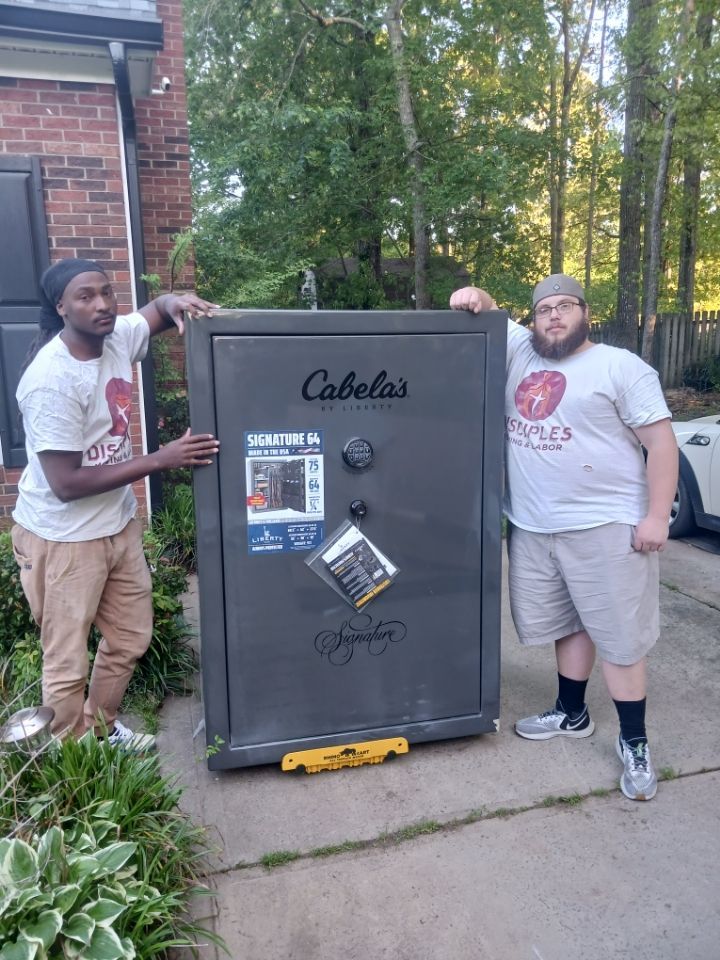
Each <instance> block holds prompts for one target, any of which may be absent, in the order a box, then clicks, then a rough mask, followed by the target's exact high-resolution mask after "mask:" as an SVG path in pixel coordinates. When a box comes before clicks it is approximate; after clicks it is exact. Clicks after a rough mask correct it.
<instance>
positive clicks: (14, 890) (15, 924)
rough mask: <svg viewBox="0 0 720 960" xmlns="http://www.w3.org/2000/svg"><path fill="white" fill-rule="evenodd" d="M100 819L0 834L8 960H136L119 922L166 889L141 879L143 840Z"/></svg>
mask: <svg viewBox="0 0 720 960" xmlns="http://www.w3.org/2000/svg"><path fill="white" fill-rule="evenodd" d="M117 833H118V828H117V826H116V825H115V824H113V823H110V822H104V823H103V822H96V823H95V824H94V828H93V829H91V828H90V827H88V826H87V825H83V824H77V825H76V826H75V827H73V828H72V829H71V830H70V831H69V832H66V831H64V830H62V829H61V828H60V827H57V826H56V827H50V829H49V830H47V831H45V832H44V833H42V834H39V835H36V836H34V837H32V838H31V839H30V842H27V841H25V840H23V839H21V838H19V837H12V838H6V839H3V840H0V942H2V943H3V947H2V949H0V958H2V960H54V958H66V960H74V958H77V960H132V958H133V957H135V956H136V952H135V948H134V946H133V944H132V941H131V940H130V938H129V937H124V936H121V935H120V933H119V932H118V929H117V926H118V923H119V921H120V919H121V918H122V916H123V914H125V913H126V912H127V911H128V910H133V909H135V910H137V908H138V905H139V906H140V908H141V909H142V907H143V905H144V904H146V903H151V902H152V900H153V898H155V897H159V892H158V891H157V890H156V889H154V888H153V887H151V886H149V885H147V884H145V883H142V882H141V881H139V880H137V879H135V876H134V875H135V872H136V865H135V863H134V857H135V855H136V851H137V844H136V843H130V842H122V841H118V840H114V839H113V837H115V836H117Z"/></svg>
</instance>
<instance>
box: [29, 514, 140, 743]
mask: <svg viewBox="0 0 720 960" xmlns="http://www.w3.org/2000/svg"><path fill="white" fill-rule="evenodd" d="M12 541H13V548H14V551H15V559H16V560H17V562H18V565H19V566H20V580H21V582H22V586H23V590H24V591H25V596H26V597H27V599H28V603H29V604H30V609H31V611H32V615H33V617H34V618H35V620H36V621H37V623H38V624H39V626H40V641H41V643H42V649H43V676H42V692H43V703H44V704H45V705H46V706H49V707H52V708H53V710H54V711H55V719H54V721H53V726H52V730H53V733H56V734H61V733H63V732H70V733H73V734H74V735H75V736H80V735H81V734H82V733H84V732H85V730H86V729H89V728H90V727H95V728H96V729H97V730H98V732H99V731H100V729H101V727H100V726H98V725H99V724H100V725H102V724H105V725H106V726H107V727H108V729H111V728H112V726H113V723H114V722H115V716H116V713H117V710H118V707H119V705H120V701H121V700H122V697H123V694H124V693H125V690H126V688H127V685H128V683H129V682H130V677H131V676H132V672H133V669H134V668H135V663H136V661H137V659H138V657H141V656H142V655H143V653H145V651H146V650H147V648H148V646H149V645H150V640H151V638H152V583H151V579H150V571H149V570H148V566H147V562H146V560H145V554H144V553H143V548H142V528H141V525H140V523H139V522H138V521H137V520H131V521H130V523H129V524H128V525H127V526H126V527H125V529H124V530H122V531H121V532H120V533H118V534H116V535H115V536H113V537H101V538H99V539H97V540H85V541H82V542H79V543H59V542H57V541H54V540H43V539H42V537H38V536H36V535H35V534H34V533H30V531H29V530H26V529H25V528H24V527H20V526H18V525H15V527H13V531H12ZM93 623H94V624H95V626H96V627H97V628H98V630H99V631H100V633H101V634H102V637H103V639H102V641H101V643H100V645H99V646H98V650H97V654H96V656H95V662H94V664H93V669H92V675H91V677H90V685H89V688H88V693H87V698H86V697H85V686H86V684H87V675H88V634H89V632H90V627H91V625H92V624H93Z"/></svg>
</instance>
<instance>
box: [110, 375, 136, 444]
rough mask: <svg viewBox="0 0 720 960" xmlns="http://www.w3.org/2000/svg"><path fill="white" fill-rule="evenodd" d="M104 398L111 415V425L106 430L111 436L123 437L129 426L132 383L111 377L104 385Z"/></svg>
mask: <svg viewBox="0 0 720 960" xmlns="http://www.w3.org/2000/svg"><path fill="white" fill-rule="evenodd" d="M105 399H106V400H107V405H108V410H109V411H110V416H111V417H112V427H111V428H110V430H109V431H108V432H109V434H110V436H111V437H124V436H125V435H126V434H127V432H128V427H129V426H130V411H131V404H132V384H131V383H128V381H127V380H123V379H122V378H121V377H113V378H112V379H111V380H108V382H107V386H106V387H105Z"/></svg>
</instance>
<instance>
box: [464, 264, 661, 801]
mask: <svg viewBox="0 0 720 960" xmlns="http://www.w3.org/2000/svg"><path fill="white" fill-rule="evenodd" d="M450 306H451V307H452V308H453V309H455V310H472V311H473V312H475V313H478V312H479V311H480V310H487V309H492V308H494V307H495V304H494V301H493V300H492V298H491V297H490V296H489V295H488V294H487V293H485V291H483V290H480V289H479V288H477V287H465V288H464V289H462V290H458V291H456V292H455V293H453V295H452V297H451V299H450ZM533 320H534V324H533V330H532V332H529V331H528V330H526V329H524V328H523V327H521V326H519V325H518V324H516V323H513V322H512V321H509V323H508V364H507V385H506V394H505V413H506V418H505V419H506V441H507V443H506V477H507V485H506V492H505V513H506V514H507V518H508V556H509V563H510V573H509V584H510V603H511V609H512V615H513V620H514V622H515V626H516V628H517V632H518V635H519V637H520V642H521V643H524V644H542V643H550V642H554V644H555V654H556V659H557V668H558V696H557V700H556V702H555V705H554V706H553V707H552V708H551V709H550V710H546V711H545V712H543V713H538V714H535V715H533V716H529V717H525V718H524V719H522V720H519V721H518V722H517V723H516V724H515V730H516V732H517V733H518V734H519V735H520V736H521V737H525V738H526V739H528V740H549V739H550V738H552V737H557V736H565V737H589V736H590V735H591V734H592V732H593V730H594V729H595V724H594V723H593V721H592V719H591V717H590V714H589V711H588V707H587V704H586V703H585V689H586V686H587V682H588V679H589V677H590V673H591V671H592V668H593V664H594V662H595V654H596V652H597V654H598V656H599V658H600V662H601V667H602V673H603V677H604V680H605V683H606V685H607V688H608V691H609V693H610V696H611V697H612V699H613V701H614V703H615V707H616V710H617V714H618V717H619V721H620V736H619V738H618V740H617V744H616V749H617V753H618V756H619V758H620V760H621V761H622V762H623V773H622V776H621V779H620V786H621V789H622V791H623V793H624V794H625V796H626V797H629V798H630V799H632V800H650V799H652V797H654V796H655V792H656V790H657V777H656V775H655V771H654V769H653V765H652V761H651V758H650V750H649V747H648V741H647V734H646V729H645V705H646V655H647V653H648V651H649V650H650V649H651V648H652V647H653V646H654V644H655V642H656V641H657V638H658V634H659V558H658V552H659V551H660V550H662V549H663V546H664V544H665V542H666V540H667V536H668V526H669V518H670V508H671V505H672V501H673V497H674V494H675V489H676V486H677V474H678V450H677V443H676V441H675V436H674V434H673V432H672V429H671V427H670V412H669V410H668V408H667V405H666V403H665V400H664V397H663V394H662V390H661V389H660V383H659V380H658V376H657V374H656V372H655V371H654V370H653V369H652V367H649V366H648V365H647V364H646V363H644V362H643V361H642V360H640V358H639V357H637V356H635V354H633V353H630V352H629V351H627V350H621V349H618V348H616V347H609V346H605V345H602V344H594V343H592V342H591V341H590V340H589V339H588V333H589V309H588V306H587V304H586V302H585V294H584V291H583V289H582V287H581V286H580V284H579V283H578V282H577V281H576V280H574V279H573V278H572V277H568V276H565V275H564V274H554V275H553V276H550V277H547V278H546V279H545V280H542V281H541V282H540V283H539V284H538V285H537V286H536V287H535V290H534V293H533ZM643 447H644V448H645V451H646V454H647V462H646V460H645V455H644V454H643Z"/></svg>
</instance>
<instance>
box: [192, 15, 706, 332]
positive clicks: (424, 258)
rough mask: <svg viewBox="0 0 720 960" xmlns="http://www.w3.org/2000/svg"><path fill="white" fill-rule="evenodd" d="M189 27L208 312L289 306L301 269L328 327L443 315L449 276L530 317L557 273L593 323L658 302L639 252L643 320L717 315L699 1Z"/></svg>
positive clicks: (198, 228)
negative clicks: (696, 312) (355, 316)
mask: <svg viewBox="0 0 720 960" xmlns="http://www.w3.org/2000/svg"><path fill="white" fill-rule="evenodd" d="M185 4H186V14H185V22H186V31H187V40H186V45H187V57H188V66H187V76H188V97H189V112H190V134H191V148H192V161H193V177H194V196H195V228H194V237H195V248H196V257H197V263H198V276H199V281H200V284H201V287H202V289H203V290H204V291H205V292H206V293H208V295H210V296H211V297H212V298H213V299H215V300H216V301H217V302H220V303H223V304H225V305H228V306H241V305H242V306H249V305H258V306H275V307H277V306H285V305H298V303H299V300H298V297H299V290H300V287H301V284H302V277H303V273H304V271H305V270H307V269H312V270H313V271H315V273H316V276H317V283H318V291H319V297H320V303H321V305H322V306H340V307H376V306H390V307H393V306H398V307H406V306H408V305H409V303H412V302H414V301H413V300H410V301H408V296H409V295H413V296H415V297H416V298H417V299H416V301H415V302H417V305H418V306H427V305H430V304H433V305H435V306H444V305H446V303H447V295H448V293H449V292H450V290H451V289H452V287H453V285H457V283H458V276H462V275H465V276H467V274H463V270H465V271H467V273H469V276H470V278H471V279H472V282H474V283H477V284H479V285H482V286H484V287H486V288H487V289H489V290H491V291H492V292H493V294H494V295H495V297H496V299H497V300H498V301H499V302H502V303H504V304H507V305H508V306H510V307H513V308H514V309H515V310H516V311H518V312H523V311H526V310H527V304H528V302H529V296H530V290H531V288H532V286H533V284H534V283H535V282H536V281H537V279H538V278H539V277H541V276H542V275H545V274H547V273H549V272H551V270H562V271H564V272H567V273H572V274H573V275H575V276H577V277H578V279H580V280H581V281H583V280H584V282H585V284H586V286H587V287H588V288H589V290H588V298H589V300H590V302H591V303H592V305H593V308H594V312H595V315H596V316H605V317H608V318H609V317H612V316H614V315H615V313H616V310H619V311H620V313H622V306H621V305H619V303H620V300H619V293H620V292H623V291H627V290H628V289H631V290H636V291H637V297H636V299H635V302H636V303H637V306H638V308H639V307H640V305H641V303H642V299H643V296H647V293H648V290H650V291H651V292H652V290H653V287H652V285H650V286H648V282H649V277H648V275H647V270H648V264H649V263H650V261H651V260H652V259H653V258H652V257H651V256H650V254H651V251H652V249H653V246H652V242H651V241H652V240H653V238H654V239H655V247H654V249H655V250H656V251H657V256H656V257H655V261H654V264H655V265H654V266H653V268H652V269H653V271H654V275H655V280H656V285H657V303H658V304H659V307H660V308H665V309H668V308H675V306H676V304H678V303H682V302H683V297H685V301H684V303H685V307H687V295H688V282H689V281H691V286H690V293H691V297H692V303H693V304H694V306H695V308H702V307H717V306H718V305H720V212H719V211H718V205H717V196H718V180H719V177H720V170H719V169H718V164H719V160H718V157H719V156H720V151H718V145H719V140H720V116H719V115H718V111H716V110H714V109H713V103H714V102H717V96H718V93H719V92H720V64H719V62H718V55H717V49H718V46H717V27H718V15H717V13H716V12H715V11H714V10H713V3H712V0H682V2H675V0H627V2H621V0H344V2H339V0H213V2H211V3H209V2H207V0H185ZM638 21H639V22H640V23H641V28H639V29H638V27H637V22H638ZM681 24H682V26H681ZM628 25H629V27H628ZM668 117H670V118H671V119H672V124H671V126H672V131H673V134H672V136H671V137H670V138H669V139H670V141H671V142H670V143H668V142H667V141H668V138H667V136H666V138H665V140H664V139H663V131H664V129H665V130H666V129H667V127H668V125H670V124H669V122H668V123H666V120H667V118H668ZM663 157H664V158H665V160H666V161H667V163H666V173H664V174H663V173H662V170H663V167H662V162H663ZM658 170H660V171H661V178H660V179H661V181H662V187H663V189H662V196H661V198H660V216H659V217H657V218H655V219H653V218H652V216H651V212H652V208H653V201H654V200H655V201H657V199H658V195H657V193H655V192H654V191H655V188H656V185H657V182H658V177H657V174H658ZM621 207H622V212H621ZM626 224H629V225H630V227H627V231H628V232H627V234H626V238H627V242H626V244H625V246H626V248H627V249H626V251H625V254H623V253H622V250H621V247H622V245H621V243H620V240H621V230H622V229H624V228H625V225H626ZM632 224H634V225H635V226H632ZM631 228H632V229H631ZM633 230H635V231H636V234H637V236H635V233H633V232H632V231H633ZM629 238H632V242H630V239H629ZM631 254H632V257H631V256H630V255H631ZM633 257H634V260H633V259H632V258H633ZM450 258H452V259H450ZM631 261H632V262H631ZM391 263H392V264H394V267H393V270H394V271H395V274H396V275H397V274H398V273H399V272H401V268H402V267H403V265H404V267H405V268H406V270H405V272H406V281H407V282H406V286H405V287H403V286H402V284H400V283H398V282H388V278H387V274H388V272H389V269H390V268H389V266H388V265H389V264H391ZM633 263H634V264H635V265H634V266H633ZM398 265H400V266H398ZM688 271H689V272H688ZM396 281H397V276H396ZM463 282H467V280H465V281H463ZM408 291H409V292H410V294H408ZM630 299H632V298H630Z"/></svg>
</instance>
